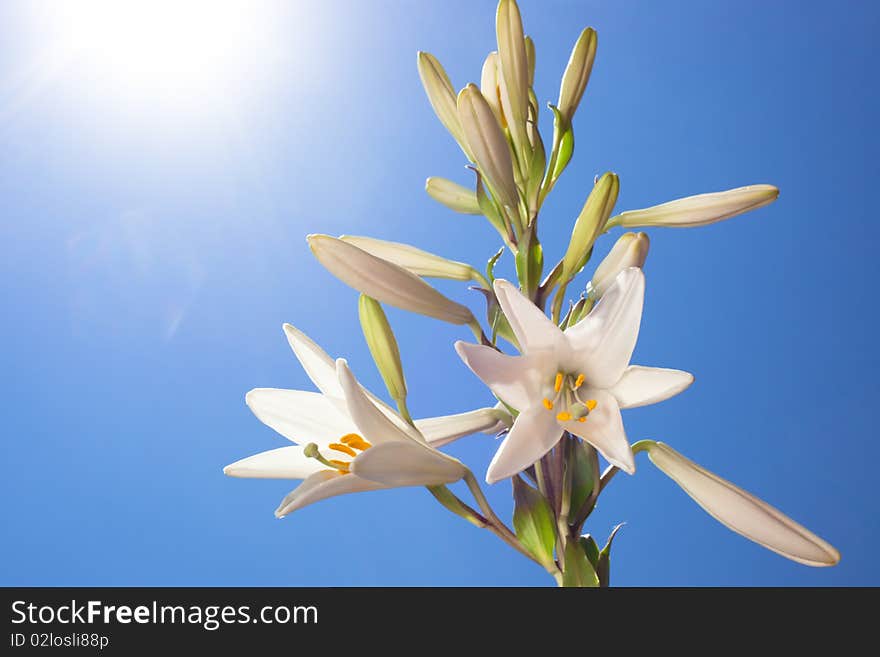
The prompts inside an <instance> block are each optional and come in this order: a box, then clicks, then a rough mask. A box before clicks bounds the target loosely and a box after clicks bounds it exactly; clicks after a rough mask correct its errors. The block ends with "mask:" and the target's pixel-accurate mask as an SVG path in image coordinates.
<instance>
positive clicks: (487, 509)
mask: <svg viewBox="0 0 880 657" xmlns="http://www.w3.org/2000/svg"><path fill="white" fill-rule="evenodd" d="M464 481H465V483H466V484H467V487H468V490H470V492H471V495H473V496H474V499H475V500H476V501H477V505H478V506H479V507H480V510H481V511H482V512H483V515H484V516H485V518H486V521H487V522H488V525H487V527H488V529H490V530H492V531H493V532H494V533H495V535H496V536H498V538H500V539H501V540H502V541H504V542H505V543H507V544H508V545H509V546H510V547H512V548H513V549H514V550H516V551H517V552H519V553H520V554H522V555H523V556H525V557H528V558H529V559H531V560H532V561H534V562H535V563H537V564H540V565H541V566H544V568H546V569H547V572H548V573H550V574H551V575H553V576H554V577H555V576H556V575H555V574H554V570H556V569H555V568H552V567H548V566H546V565H545V564H542V563H541V562H540V561H538V560H537V559H535V557H533V556H532V554H531V553H530V552H529V551H528V550H526V549H525V548H524V547H523V545H522V543H520V542H519V539H518V538H517V537H516V534H514V533H513V532H512V531H511V530H510V528H509V527H508V526H507V525H505V524H504V522H503V521H502V520H501V518H499V517H498V516H497V515H496V513H495V511H494V510H493V509H492V506H491V505H490V504H489V500H488V499H486V496H485V495H484V494H483V490H482V489H481V488H480V484H479V483H477V479H476V477H474V473H473V472H471V471H470V470H468V471H467V473H466V474H465V476H464Z"/></svg>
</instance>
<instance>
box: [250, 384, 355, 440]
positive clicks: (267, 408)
mask: <svg viewBox="0 0 880 657" xmlns="http://www.w3.org/2000/svg"><path fill="white" fill-rule="evenodd" d="M245 402H246V403H247V405H248V407H249V408H250V409H251V411H253V413H254V415H256V416H257V418H258V419H259V420H260V422H262V423H263V424H265V425H267V426H269V427H272V428H273V429H274V430H275V431H277V432H278V433H280V434H281V435H282V436H284V437H285V438H287V439H288V440H292V441H293V442H295V443H299V444H301V445H304V444H306V443H316V444H318V445H327V444H329V443H331V442H333V441H334V440H336V439H337V438H339V436H344V435H345V434H347V433H352V432H354V431H356V430H357V428H356V427H355V424H354V422H352V421H351V420H350V419H349V418H348V416H347V415H345V414H343V413H340V411H339V409H338V408H337V407H336V406H335V405H334V404H333V403H332V402H331V401H330V400H329V399H327V398H326V397H324V396H323V395H321V394H319V393H317V392H306V391H304V390H281V389H278V388H254V389H253V390H251V391H250V392H249V393H247V395H245Z"/></svg>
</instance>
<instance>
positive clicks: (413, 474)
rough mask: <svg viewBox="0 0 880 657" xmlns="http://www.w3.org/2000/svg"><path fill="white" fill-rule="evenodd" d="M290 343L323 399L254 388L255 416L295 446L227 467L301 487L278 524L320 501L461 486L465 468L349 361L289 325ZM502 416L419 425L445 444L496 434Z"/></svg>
mask: <svg viewBox="0 0 880 657" xmlns="http://www.w3.org/2000/svg"><path fill="white" fill-rule="evenodd" d="M284 332H285V333H286V334H287V339H288V342H289V343H290V346H291V347H292V349H293V352H294V354H295V355H296V357H297V359H299V362H300V363H301V364H302V366H303V369H304V370H305V371H306V374H308V376H309V378H311V380H312V381H313V382H314V384H315V385H316V386H317V387H318V389H319V390H320V392H307V391H304V390H279V389H274V388H256V389H254V390H251V391H250V392H249V393H248V394H247V396H246V401H247V404H248V406H249V407H250V409H251V410H252V411H253V413H254V415H256V416H257V418H259V420H260V421H262V422H263V423H264V424H266V425H268V426H270V427H272V428H273V429H274V430H275V431H277V432H278V433H280V434H281V435H282V436H284V437H285V438H288V439H289V440H291V441H293V442H294V443H296V445H292V446H288V447H281V448H280V449H273V450H269V451H267V452H261V453H259V454H255V455H254V456H250V457H248V458H245V459H242V460H240V461H236V462H235V463H232V464H231V465H228V466H226V467H225V468H224V469H223V472H224V473H225V474H227V475H229V476H231V477H251V478H264V479H303V480H304V481H303V482H302V484H300V485H299V486H298V487H297V488H296V489H294V490H293V492H291V493H290V494H289V495H288V496H287V497H285V498H284V500H282V502H281V504H280V505H279V507H278V509H277V510H276V511H275V515H276V516H277V517H279V518H281V517H283V516H286V515H287V514H289V513H292V512H293V511H296V510H297V509H300V508H302V507H304V506H306V505H308V504H312V503H314V502H317V501H319V500H322V499H325V498H328V497H332V496H335V495H342V494H345V493H354V492H360V491H368V490H378V489H380V488H391V487H397V486H433V485H440V484H446V483H451V482H453V481H457V480H459V479H461V478H462V476H464V474H465V467H464V466H463V465H462V464H461V463H460V462H459V461H458V460H456V459H454V458H452V457H451V456H447V455H446V454H443V453H441V452H439V451H437V450H436V449H434V448H432V447H430V446H429V445H428V444H427V442H426V439H425V437H424V436H423V435H422V433H420V432H419V431H418V430H416V429H414V428H413V427H411V426H410V425H409V424H407V423H406V422H405V421H404V420H403V419H401V418H400V417H399V416H398V415H397V414H396V413H395V412H394V411H393V410H392V409H391V408H390V407H389V406H388V405H386V404H385V403H383V402H382V401H381V400H379V399H378V398H376V397H375V396H373V395H372V394H371V393H369V392H368V391H367V390H365V389H364V388H363V387H362V386H361V385H360V384H359V383H358V382H357V380H356V379H355V377H354V375H353V374H352V373H351V370H350V369H349V368H348V365H347V363H346V362H345V360H343V359H338V360H336V361H335V362H334V360H333V359H332V358H330V356H328V355H327V354H326V353H325V352H324V350H322V349H321V348H320V347H319V346H318V345H317V344H315V343H314V342H313V341H312V340H310V339H309V338H308V337H307V336H306V335H305V334H303V333H302V332H301V331H299V330H297V329H296V328H294V327H293V326H291V325H290V324H285V325H284ZM498 419H499V413H498V412H497V411H496V410H495V409H492V408H483V409H478V410H476V411H473V412H471V413H460V414H457V415H452V416H448V417H436V418H427V419H425V420H420V422H421V423H422V425H423V426H425V427H426V431H427V432H428V433H429V434H430V438H431V440H432V441H434V442H437V443H441V444H442V443H443V442H447V441H448V440H453V439H455V438H457V437H459V436H462V435H466V434H469V433H475V432H478V431H484V430H486V429H488V428H491V427H493V426H495V424H496V423H497V422H498Z"/></svg>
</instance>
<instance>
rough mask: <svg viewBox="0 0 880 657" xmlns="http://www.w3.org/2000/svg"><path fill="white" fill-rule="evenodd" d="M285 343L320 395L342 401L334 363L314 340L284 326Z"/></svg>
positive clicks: (286, 325) (288, 326) (293, 328)
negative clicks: (288, 345)
mask: <svg viewBox="0 0 880 657" xmlns="http://www.w3.org/2000/svg"><path fill="white" fill-rule="evenodd" d="M284 334H285V335H286V336H287V342H288V344H290V348H291V349H293V354H294V355H295V356H296V358H297V360H298V361H299V363H300V365H302V368H303V369H304V370H305V372H306V374H307V375H308V377H309V378H310V379H311V380H312V383H314V384H315V387H316V388H317V389H318V390H320V391H321V392H322V393H324V394H325V395H327V396H328V397H331V398H333V399H337V400H341V399H342V396H343V395H342V388H341V387H339V379H338V378H337V376H336V362H335V361H334V360H333V359H332V358H330V356H329V355H328V354H327V352H326V351H324V350H323V349H321V347H319V346H318V345H317V344H316V343H315V342H314V340H312V339H311V338H310V337H309V336H307V335H306V334H305V333H303V332H302V331H300V330H299V329H298V328H296V327H295V326H293V325H292V324H285V325H284Z"/></svg>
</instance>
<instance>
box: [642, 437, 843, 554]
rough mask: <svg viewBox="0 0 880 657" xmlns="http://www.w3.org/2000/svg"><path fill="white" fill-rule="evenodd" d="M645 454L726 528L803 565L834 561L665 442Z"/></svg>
mask: <svg viewBox="0 0 880 657" xmlns="http://www.w3.org/2000/svg"><path fill="white" fill-rule="evenodd" d="M647 450H648V458H650V459H651V461H652V462H653V463H654V465H656V466H657V467H658V468H659V469H660V470H662V471H663V472H664V473H665V474H666V475H668V476H669V477H670V478H671V479H672V480H673V481H674V482H675V483H677V484H678V485H679V486H681V488H682V490H684V492H685V493H687V494H688V495H690V496H691V498H693V500H694V501H695V502H696V503H697V504H699V505H700V506H701V507H703V509H704V510H705V511H706V513H708V514H709V515H710V516H712V517H713V518H715V519H716V520H717V521H718V522H720V523H721V524H722V525H724V526H726V527H727V528H728V529H731V530H733V531H735V532H736V533H737V534H740V535H741V536H745V537H746V538H747V539H749V540H751V541H754V542H755V543H757V544H758V545H762V546H764V547H765V548H767V549H768V550H772V551H773V552H776V553H777V554H781V555H782V556H783V557H786V558H788V559H791V560H792V561H797V562H798V563H802V564H804V565H806V566H833V565H835V564H836V563H837V562H838V561H840V552H838V551H837V550H836V549H835V548H834V546H832V545H831V544H830V543H828V542H827V541H825V540H823V539H821V538H819V537H818V536H816V535H815V534H814V533H813V532H811V531H810V530H809V529H807V528H806V527H804V526H803V525H800V524H798V523H796V522H795V521H794V520H792V519H791V518H789V517H788V516H786V515H785V514H784V513H782V512H781V511H779V510H777V509H775V508H773V507H772V506H770V505H769V504H767V503H766V502H764V501H763V500H760V499H758V498H757V497H755V496H754V495H752V494H751V493H748V492H746V491H744V490H743V489H742V488H739V487H738V486H735V485H733V484H732V483H730V482H729V481H726V480H725V479H722V478H721V477H719V476H718V475H716V474H714V473H712V472H709V471H708V470H706V469H705V468H702V467H700V466H699V465H697V464H696V463H694V462H693V461H691V460H690V459H688V458H685V457H684V456H683V455H681V454H679V453H678V452H676V451H675V450H674V449H672V448H671V447H670V446H669V445H666V444H664V443H659V442H658V443H651V444H650V445H649V446H648V448H647Z"/></svg>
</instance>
